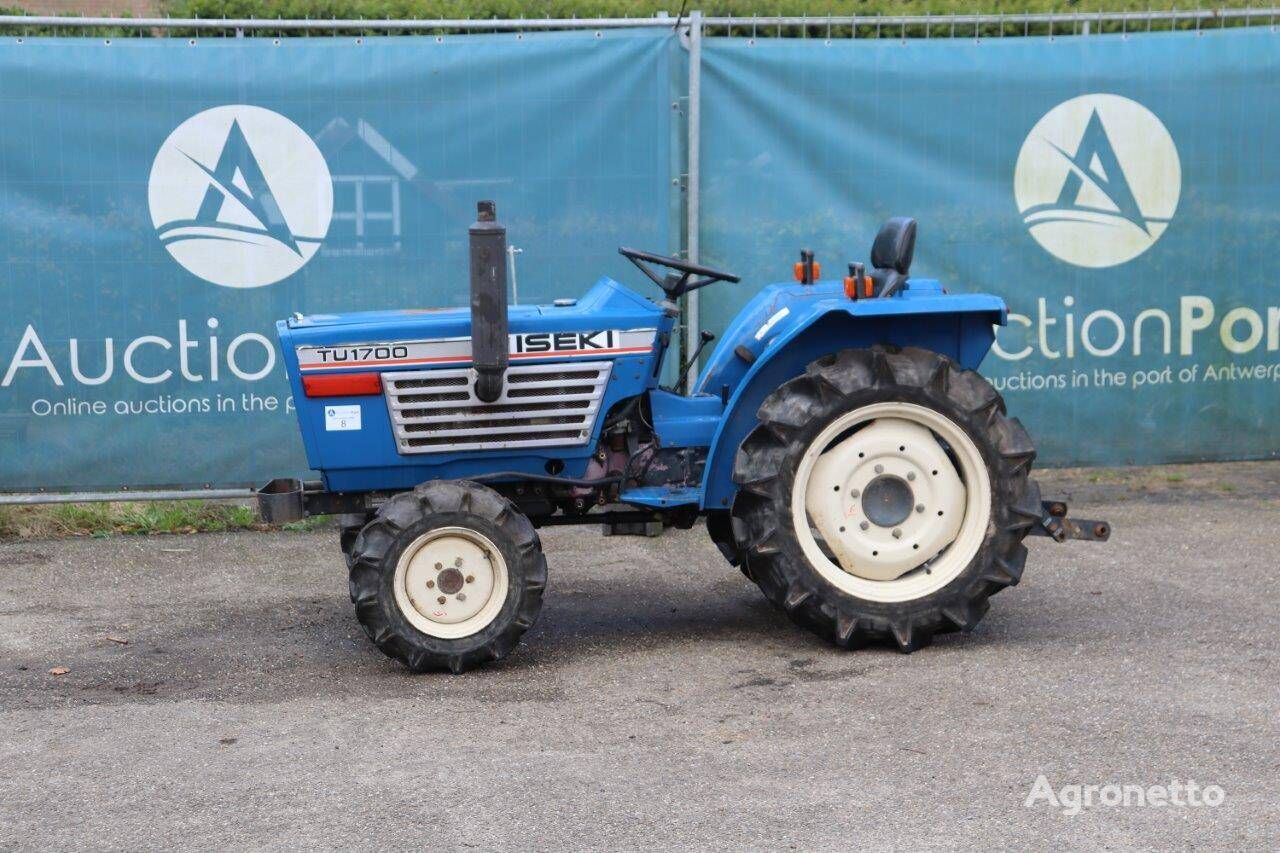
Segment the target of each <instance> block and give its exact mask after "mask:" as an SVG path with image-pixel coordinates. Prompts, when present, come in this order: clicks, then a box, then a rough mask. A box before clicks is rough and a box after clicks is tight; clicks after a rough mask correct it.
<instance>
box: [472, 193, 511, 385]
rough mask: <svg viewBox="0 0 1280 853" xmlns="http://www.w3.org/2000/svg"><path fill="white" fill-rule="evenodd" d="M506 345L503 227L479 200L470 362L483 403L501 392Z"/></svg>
mask: <svg viewBox="0 0 1280 853" xmlns="http://www.w3.org/2000/svg"><path fill="white" fill-rule="evenodd" d="M507 347H508V341H507V229H506V228H505V227H503V226H502V225H500V224H499V223H498V222H497V208H496V206H495V205H494V203H493V202H492V201H482V202H479V203H478V204H477V205H476V222H475V223H473V224H472V226H471V363H472V366H473V368H474V369H475V372H476V386H475V387H476V397H478V398H479V399H480V400H482V401H483V402H485V403H492V402H493V401H494V400H497V399H498V398H499V397H501V396H502V385H503V379H504V377H505V376H506V372H507Z"/></svg>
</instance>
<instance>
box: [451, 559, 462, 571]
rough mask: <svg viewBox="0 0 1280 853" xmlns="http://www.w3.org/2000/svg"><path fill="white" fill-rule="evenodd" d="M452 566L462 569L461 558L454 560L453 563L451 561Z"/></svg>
mask: <svg viewBox="0 0 1280 853" xmlns="http://www.w3.org/2000/svg"><path fill="white" fill-rule="evenodd" d="M453 564H454V565H455V566H457V567H459V568H461V567H462V558H461V557H459V558H458V559H456V560H454V561H453Z"/></svg>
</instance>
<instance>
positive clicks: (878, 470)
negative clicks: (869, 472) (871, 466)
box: [876, 465, 884, 474]
mask: <svg viewBox="0 0 1280 853" xmlns="http://www.w3.org/2000/svg"><path fill="white" fill-rule="evenodd" d="M876 473H877V474H883V473H884V466H883V465H877V466H876Z"/></svg>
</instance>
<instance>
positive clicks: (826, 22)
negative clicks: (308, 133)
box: [0, 6, 1280, 38]
mask: <svg viewBox="0 0 1280 853" xmlns="http://www.w3.org/2000/svg"><path fill="white" fill-rule="evenodd" d="M698 17H699V16H697V15H694V14H687V15H681V16H679V17H675V18H673V17H671V16H670V15H668V14H667V13H658V14H657V15H655V16H653V17H646V18H434V19H427V18H421V19H414V18H405V19H381V20H375V19H363V18H358V19H357V18H330V19H325V18H292V19H284V18H277V19H264V18H116V17H61V16H56V15H0V30H14V29H19V30H21V29H26V30H33V29H35V30H38V29H55V30H58V29H67V30H91V29H117V30H126V31H129V30H132V31H136V32H137V33H139V34H144V33H146V32H148V31H156V32H159V33H162V34H163V33H165V32H167V31H171V30H183V31H191V30H195V31H209V32H226V31H234V32H235V33H236V34H237V35H242V34H245V33H259V32H268V33H283V32H297V33H302V34H311V33H328V32H335V31H343V32H353V31H354V32H375V33H388V34H397V33H412V32H422V31H432V30H456V31H460V32H476V31H488V32H519V31H522V30H586V29H596V30H601V29H621V28H632V27H672V28H676V27H679V28H681V29H683V30H687V29H689V28H690V26H691V24H690V22H691V21H694V20H697V19H698ZM1277 19H1280V7H1276V6H1267V7H1258V8H1221V9H1163V10H1156V9H1152V10H1148V11H1137V12H1030V13H1015V14H995V13H982V14H968V15H825V16H824V15H785V16H755V15H753V16H742V15H731V16H705V17H701V26H702V28H703V32H704V34H709V33H707V31H708V30H714V31H726V32H730V33H734V32H737V33H740V34H741V33H747V32H751V33H752V34H756V35H759V36H761V37H769V36H772V35H780V34H784V33H785V34H788V35H791V34H800V35H805V34H808V33H809V32H810V31H813V32H821V31H822V30H823V29H824V28H825V29H826V30H827V31H832V30H834V29H835V28H840V29H841V30H842V31H843V30H848V32H849V35H850V37H855V38H856V37H859V36H862V37H866V36H873V37H896V35H897V34H898V33H910V34H912V35H913V37H919V34H921V33H923V34H924V35H925V37H939V38H941V37H946V36H955V35H965V34H966V33H965V32H964V30H970V31H982V30H983V29H990V28H993V27H994V28H998V34H999V35H1006V34H1008V35H1017V34H1018V33H1017V28H1019V27H1021V28H1022V29H1023V32H1024V33H1027V34H1030V33H1031V31H1032V29H1033V28H1034V29H1035V32H1036V33H1037V34H1038V33H1040V32H1042V31H1046V30H1047V31H1048V32H1050V33H1053V32H1056V31H1057V30H1058V28H1059V27H1063V28H1066V27H1069V28H1070V29H1071V32H1073V33H1078V34H1082V35H1087V34H1090V33H1094V32H1102V31H1105V30H1107V29H1113V30H1114V29H1116V28H1119V29H1120V30H1121V31H1127V30H1133V31H1135V32H1136V31H1140V30H1142V29H1151V28H1152V27H1153V26H1154V25H1156V24H1161V25H1172V26H1178V25H1182V26H1187V27H1188V28H1191V27H1194V28H1196V29H1209V28H1213V27H1222V26H1228V25H1231V26H1265V25H1270V26H1273V27H1274V26H1275V25H1276V22H1277ZM1010 29H1012V30H1013V31H1012V32H1009V30H1010ZM935 34H936V35H935Z"/></svg>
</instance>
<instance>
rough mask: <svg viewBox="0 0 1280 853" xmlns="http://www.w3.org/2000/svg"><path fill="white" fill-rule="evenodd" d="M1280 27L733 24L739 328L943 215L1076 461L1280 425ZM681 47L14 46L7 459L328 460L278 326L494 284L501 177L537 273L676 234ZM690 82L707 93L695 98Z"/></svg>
mask: <svg viewBox="0 0 1280 853" xmlns="http://www.w3.org/2000/svg"><path fill="white" fill-rule="evenodd" d="M1277 39H1280V36H1278V35H1276V34H1275V33H1272V32H1271V31H1270V30H1269V29H1267V28H1257V29H1247V30H1245V29H1241V30H1229V31H1225V32H1207V33H1203V34H1195V33H1172V34H1169V33H1165V34H1153V35H1135V36H1128V37H1123V36H1119V35H1117V36H1091V37H1088V38H1058V39H1046V38H1024V39H1015V38H1009V39H995V40H988V41H982V42H975V41H973V40H968V39H965V40H961V39H956V40H946V39H942V40H914V41H906V42H900V41H893V40H884V41H866V40H859V41H856V42H855V41H843V42H842V41H839V40H836V41H834V42H824V41H823V40H814V39H804V40H799V39H790V40H788V39H771V40H754V41H753V40H745V39H728V38H724V39H721V38H707V39H704V41H703V52H702V55H703V71H702V81H703V84H702V93H701V103H702V135H701V149H702V156H701V173H702V183H701V189H702V217H701V228H700V235H701V241H702V260H703V262H705V263H712V264H715V265H718V266H724V267H728V268H730V269H733V270H735V271H737V272H739V273H741V274H743V277H744V284H742V285H739V286H718V287H715V288H710V289H708V290H705V291H702V294H703V296H702V306H703V308H702V317H703V321H704V325H706V326H708V327H709V328H711V329H713V330H716V331H718V330H719V329H721V328H722V327H723V326H724V325H725V323H726V321H727V320H728V318H729V317H730V316H731V315H732V314H733V312H734V311H735V310H736V308H737V307H738V306H739V305H740V304H741V303H742V302H743V301H745V300H746V298H747V297H748V296H749V294H750V293H751V292H752V291H753V290H754V289H755V288H758V287H759V286H762V285H764V284H767V283H768V282H770V281H775V280H778V279H781V278H784V277H786V276H787V275H788V274H789V272H790V269H791V264H792V262H793V260H795V259H796V257H797V252H798V251H799V249H800V248H802V247H810V248H813V249H815V250H816V251H817V254H818V258H819V260H820V261H821V262H822V263H823V264H824V266H825V267H826V270H827V273H828V275H831V274H832V273H836V274H842V270H843V266H844V264H845V262H847V261H854V260H863V261H865V260H866V259H867V255H868V252H869V247H870V244H871V240H872V237H873V236H874V233H875V230H876V228H877V226H878V225H879V223H880V222H881V221H882V220H883V219H884V218H886V217H888V216H891V215H904V214H905V215H911V216H915V217H917V218H918V219H919V220H920V223H921V225H920V244H919V248H918V251H917V260H916V264H915V267H914V270H913V272H914V273H915V274H917V275H920V276H926V277H936V278H939V279H941V280H942V281H943V283H944V284H945V285H946V286H948V287H950V288H951V289H953V290H983V291H990V292H993V293H997V294H1000V295H1003V296H1004V297H1005V298H1006V299H1007V300H1008V301H1009V303H1010V306H1011V309H1012V311H1013V316H1012V317H1011V325H1010V326H1009V327H1008V328H1007V329H1006V330H1004V331H1003V332H1002V333H1001V335H1000V338H999V346H998V350H997V352H996V353H995V354H993V355H992V356H991V357H990V358H989V359H988V361H987V362H986V364H985V365H984V372H986V373H987V374H988V375H990V376H991V377H992V378H993V379H994V381H995V382H996V383H997V385H998V386H999V388H1000V389H1001V390H1002V392H1003V393H1004V394H1005V396H1006V399H1007V401H1008V403H1009V407H1010V409H1011V411H1012V412H1013V413H1015V414H1017V415H1019V416H1020V417H1021V418H1022V419H1023V420H1024V421H1025V422H1026V423H1027V424H1028V426H1029V427H1030V429H1031V430H1032V433H1033V434H1034V435H1035V437H1036V439H1037V441H1038V444H1039V446H1040V448H1041V459H1042V461H1043V462H1046V463H1049V464H1054V463H1057V464H1063V463H1087V464H1117V463H1131V462H1139V463H1145V462H1166V461H1181V460H1196V459H1239V458H1259V457H1267V456H1275V455H1277V452H1278V448H1280V418H1277V417H1275V415H1276V414H1277V410H1278V408H1280V407H1277V405H1276V404H1277V400H1278V399H1280V294H1277V289H1276V286H1275V285H1274V284H1273V282H1274V281H1275V280H1276V277H1277V272H1278V271H1280V270H1278V267H1280V261H1277V259H1276V255H1275V252H1274V251H1273V249H1272V246H1273V244H1274V243H1275V242H1276V239H1275V238H1276V236H1277V219H1278V215H1277V210H1276V208H1277V201H1278V200H1280V161H1278V160H1277V158H1276V157H1275V154H1274V152H1275V151H1276V150H1277V149H1278V148H1280V114H1278V112H1280V107H1277V99H1276V95H1275V91H1276V90H1275V86H1274V81H1275V80H1276V79H1280V50H1277V47H1280V41H1277ZM685 63H686V54H685V52H684V51H683V50H682V48H681V47H680V45H679V42H678V40H677V39H676V38H675V37H674V36H673V35H672V34H671V33H670V32H669V31H668V30H666V29H665V28H662V29H653V30H644V31H612V32H610V31H606V32H604V33H601V34H597V33H594V32H574V33H552V34H543V35H529V34H522V35H517V34H509V35H496V36H493V35H483V36H449V37H444V38H435V37H389V38H376V39H368V38H366V39H354V38H352V39H341V38H334V39H314V38H312V39H294V40H289V39H285V40H280V41H277V40H272V39H211V40H197V41H195V42H194V43H189V42H188V41H187V40H181V39H123V40H114V43H109V42H106V41H101V40H95V39H16V38H6V39H2V40H0V115H2V116H3V119H0V122H2V124H0V490H30V489H40V488H47V489H60V488H83V489H90V488H118V487H121V486H130V487H138V486H143V485H151V486H160V485H203V484H219V485H236V484H249V483H254V482H258V481H261V480H264V479H265V478H267V477H269V476H275V475H280V474H287V473H302V470H301V469H302V468H303V465H304V463H303V460H302V455H301V449H300V443H299V441H298V437H297V431H296V426H295V423H294V420H293V415H292V412H291V411H290V407H291V401H290V400H289V398H288V392H287V387H286V385H285V383H284V381H283V375H282V370H281V368H280V363H279V357H278V353H277V352H276V349H275V341H274V336H273V334H272V331H271V328H272V323H273V321H275V320H276V319H278V318H281V317H284V316H286V315H288V314H291V313H293V312H294V311H303V312H324V311H334V310H353V309H366V308H370V309H371V308H386V307H430V306H435V305H459V304H464V303H465V302H466V298H467V283H466V273H465V270H466V262H465V246H466V238H465V227H466V225H467V223H469V222H470V220H471V218H472V215H473V213H474V207H473V204H474V202H475V200H476V199H478V198H481V197H489V198H495V199H496V200H497V201H498V204H499V211H500V214H501V217H502V219H503V220H504V221H505V222H506V223H507V225H508V226H509V228H510V230H511V235H512V241H513V243H514V244H515V245H516V246H519V247H520V248H521V249H522V250H523V254H522V255H520V257H519V264H518V268H517V269H518V280H519V286H520V297H521V301H524V302H528V301H534V300H538V301H548V300H550V299H551V298H553V297H557V296H573V295H576V294H578V293H580V292H581V291H582V290H583V289H585V287H586V286H587V285H588V284H589V283H590V282H591V281H593V280H594V279H595V277H596V276H598V275H599V274H601V273H605V274H612V275H615V276H617V277H619V278H622V279H624V280H627V281H631V282H633V283H635V284H636V285H637V286H638V287H644V286H645V285H644V283H643V282H639V281H636V278H635V275H634V272H633V271H632V270H630V268H629V267H627V266H626V265H625V262H623V261H622V259H620V258H619V257H618V256H617V255H616V253H615V248H616V247H617V246H618V245H620V244H631V245H640V246H644V247H646V248H652V249H655V250H663V249H666V250H676V249H678V247H679V245H680V238H679V229H680V228H681V225H682V217H681V213H680V197H679V190H678V184H679V183H680V181H679V180H678V176H679V173H680V171H681V168H682V160H683V156H684V152H683V149H682V147H681V143H680V140H681V139H682V136H683V127H682V125H681V121H680V117H681V115H682V114H683V110H682V109H680V106H681V96H682V95H683V89H684V81H685V70H686V65H685ZM673 106H674V107H676V109H673Z"/></svg>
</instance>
